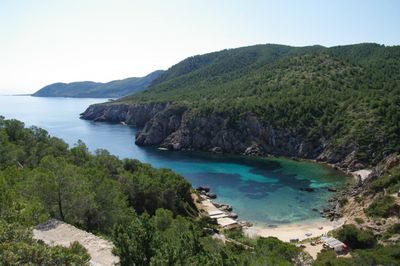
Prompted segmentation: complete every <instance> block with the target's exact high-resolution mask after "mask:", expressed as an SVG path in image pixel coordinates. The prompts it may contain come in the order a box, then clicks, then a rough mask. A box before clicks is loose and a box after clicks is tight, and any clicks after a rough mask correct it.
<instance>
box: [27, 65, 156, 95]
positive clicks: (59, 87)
mask: <svg viewBox="0 0 400 266" xmlns="http://www.w3.org/2000/svg"><path fill="white" fill-rule="evenodd" d="M162 73H163V71H162V70H157V71H154V72H152V73H150V74H148V75H147V76H145V77H141V78H127V79H123V80H114V81H110V82H107V83H99V82H93V81H82V82H72V83H54V84H50V85H48V86H46V87H44V88H42V89H40V90H39V91H37V92H36V93H34V94H33V96H38V97H74V98H119V97H123V96H126V95H129V94H132V93H136V92H139V91H142V90H144V89H145V88H147V87H148V86H149V85H150V84H151V82H153V80H154V79H156V78H157V77H158V76H159V75H161V74H162Z"/></svg>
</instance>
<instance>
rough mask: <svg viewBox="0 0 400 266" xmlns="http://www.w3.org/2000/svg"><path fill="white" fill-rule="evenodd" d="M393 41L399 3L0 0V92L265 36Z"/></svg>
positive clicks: (299, 41) (136, 70)
mask: <svg viewBox="0 0 400 266" xmlns="http://www.w3.org/2000/svg"><path fill="white" fill-rule="evenodd" d="M361 42H376V43H380V44H385V45H400V1H399V0H375V1H372V0H335V1H333V0H329V1H328V0H303V1H300V0H276V1H267V0H264V1H262V0H146V1H145V0H143V1H137V0H79V1H78V0H18V1H16V0H0V94H17V93H33V92H35V91H36V90H38V89H40V88H41V87H43V86H45V85H48V84H51V83H54V82H73V81H84V80H92V81H99V82H107V81H110V80H115V79H122V78H127V77H140V76H144V75H146V74H148V73H150V72H152V71H154V70H157V69H168V68H169V67H171V66H172V65H174V64H176V63H178V62H179V61H181V60H183V59H185V58H186V57H189V56H193V55H197V54H204V53H207V52H212V51H218V50H222V49H226V48H235V47H241V46H248V45H254V44H263V43H278V44H286V45H293V46H306V45H314V44H320V45H324V46H335V45H345V44H353V43H361Z"/></svg>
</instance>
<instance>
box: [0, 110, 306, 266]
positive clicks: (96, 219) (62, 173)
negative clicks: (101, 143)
mask: <svg viewBox="0 0 400 266" xmlns="http://www.w3.org/2000/svg"><path fill="white" fill-rule="evenodd" d="M190 193H191V186H190V184H189V183H188V182H187V181H185V180H184V179H183V177H181V176H179V175H177V174H175V173H173V172H171V171H170V170H166V169H155V168H152V167H151V166H149V165H146V164H142V163H140V162H138V161H136V160H119V159H117V158H116V157H115V156H112V155H110V154H109V153H108V152H106V151H104V150H99V151H96V152H95V154H91V153H89V151H88V149H87V147H86V146H85V145H84V144H83V143H81V142H79V143H78V144H77V145H76V146H75V147H73V148H71V149H69V148H68V146H67V144H66V143H64V142H63V141H62V140H60V139H57V138H54V137H50V136H49V135H48V134H47V132H46V131H44V130H43V129H39V128H36V127H32V128H29V129H27V128H24V124H23V123H21V122H19V121H17V120H4V118H0V264H1V265H21V264H29V265H86V264H87V263H88V260H89V257H88V254H87V253H86V251H85V250H84V248H83V247H82V246H81V245H79V244H78V243H75V244H73V245H72V246H71V247H70V248H61V247H48V246H46V245H44V244H43V243H42V242H38V241H35V240H33V239H32V231H31V229H32V226H35V225H37V224H39V223H41V222H44V221H46V220H47V219H49V218H56V219H60V220H63V221H65V222H67V223H70V224H73V225H75V226H77V227H79V228H81V229H84V230H87V231H90V232H93V233H96V234H100V235H103V236H104V237H106V238H109V239H111V240H112V241H113V242H114V243H115V246H116V250H115V252H116V254H117V255H119V256H120V259H121V264H122V265H150V264H151V265H188V264H189V265H265V264H281V265H290V264H292V260H293V259H294V258H295V257H296V256H297V254H299V252H300V250H299V249H297V248H296V247H294V246H292V245H290V244H285V243H282V242H280V241H279V240H277V239H262V240H258V241H257V242H254V247H255V252H250V251H247V250H244V249H241V248H238V247H236V246H234V245H231V244H227V245H224V244H222V243H221V242H219V241H215V240H213V239H212V238H211V237H209V236H206V235H205V234H204V233H203V230H202V229H203V227H204V226H205V225H206V224H207V223H204V222H203V221H199V220H198V219H197V210H196V209H195V207H194V205H193V203H192V200H191V195H190Z"/></svg>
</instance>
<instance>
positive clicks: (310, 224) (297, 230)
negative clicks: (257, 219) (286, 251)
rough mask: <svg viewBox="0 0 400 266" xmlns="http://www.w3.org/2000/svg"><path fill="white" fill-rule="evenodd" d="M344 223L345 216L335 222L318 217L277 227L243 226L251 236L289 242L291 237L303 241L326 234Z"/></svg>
mask: <svg viewBox="0 0 400 266" xmlns="http://www.w3.org/2000/svg"><path fill="white" fill-rule="evenodd" d="M343 223H344V219H343V218H342V219H339V220H337V221H333V222H331V221H328V220H326V219H318V220H315V221H314V220H313V221H307V222H303V223H296V224H284V225H277V226H276V227H268V226H260V225H254V226H252V227H245V228H243V232H244V233H245V234H246V235H247V236H249V237H257V236H261V237H269V236H273V237H276V238H278V239H280V240H282V241H286V242H289V241H290V239H299V241H302V240H304V239H307V238H313V237H318V236H322V235H325V234H327V233H328V232H329V231H331V230H334V229H336V228H339V227H341V226H342V225H343ZM306 234H307V235H306ZM310 234H311V235H310Z"/></svg>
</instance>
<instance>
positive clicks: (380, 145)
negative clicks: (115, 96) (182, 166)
mask: <svg viewBox="0 0 400 266" xmlns="http://www.w3.org/2000/svg"><path fill="white" fill-rule="evenodd" d="M118 103H129V104H151V103H167V104H168V106H169V108H170V109H171V108H177V107H178V108H181V109H182V108H183V109H184V110H186V111H185V112H184V116H183V117H184V119H186V120H185V121H191V120H192V121H194V120H195V119H196V118H198V117H207V116H210V115H212V114H217V115H220V116H221V117H223V118H224V119H225V122H226V123H227V124H228V125H227V126H226V129H227V130H234V129H235V127H237V128H239V124H240V119H242V118H243V117H245V116H248V115H251V116H255V117H256V118H257V119H258V120H259V121H260V122H261V123H262V125H263V126H265V127H267V128H274V129H277V130H283V131H286V132H292V133H293V134H294V135H296V136H300V137H299V138H300V139H301V140H302V143H303V146H306V145H305V144H307V145H309V146H310V147H311V148H310V150H311V151H309V152H303V154H302V152H301V151H296V152H295V153H293V154H291V155H294V156H295V155H296V153H297V154H299V156H300V157H308V158H315V157H317V156H318V155H321V152H322V153H323V151H328V152H325V153H327V154H323V155H322V156H321V159H322V160H327V161H330V162H332V163H335V162H336V161H338V158H340V159H341V160H343V159H344V158H343V157H346V156H348V155H349V154H350V153H354V154H352V160H356V161H357V163H358V164H361V165H364V166H366V165H376V164H377V163H378V162H379V161H381V160H382V159H383V158H385V157H386V156H388V155H390V154H392V153H395V152H399V150H400V47H399V46H384V45H378V44H373V43H365V44H355V45H347V46H337V47H331V48H326V47H322V46H309V47H290V46H284V45H274V44H267V45H256V46H249V47H243V48H237V49H229V50H223V51H219V52H214V53H209V54H205V55H198V56H193V57H189V58H187V59H185V60H183V61H182V62H180V63H178V64H176V65H174V66H172V67H171V68H170V69H168V70H167V71H166V72H164V73H163V74H162V75H161V76H160V77H158V78H157V79H156V80H155V81H154V82H153V84H152V85H151V86H150V87H149V88H148V89H147V90H145V91H143V92H141V93H138V94H135V95H132V96H128V97H125V98H122V99H120V100H118V101H117V102H116V103H114V104H118ZM105 120H107V118H106V119H105ZM184 124H185V123H184ZM185 125H186V124H185ZM168 130H169V129H167V131H168ZM171 130H173V129H171ZM171 130H169V131H171ZM185 130H186V129H185ZM190 130H191V129H189V131H190ZM190 133H192V132H190ZM193 134H194V133H193ZM210 134H211V133H210ZM167 140H168V139H167ZM192 141H193V140H192ZM145 142H146V141H145ZM147 142H151V140H150V141H147ZM191 145H192V144H188V147H190V146H191ZM263 145H264V146H265V147H267V146H268V145H269V146H271V145H270V143H268V144H263ZM192 146H193V145H192ZM192 148H193V147H192ZM194 148H198V147H194ZM278 148H279V147H278ZM227 149H230V148H227ZM267 149H268V147H267ZM277 153H278V154H280V153H282V152H279V151H278V152H277ZM325 157H327V159H326V158H325Z"/></svg>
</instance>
